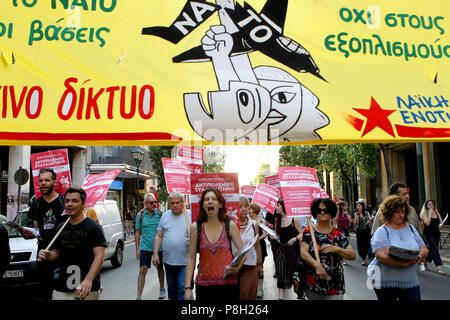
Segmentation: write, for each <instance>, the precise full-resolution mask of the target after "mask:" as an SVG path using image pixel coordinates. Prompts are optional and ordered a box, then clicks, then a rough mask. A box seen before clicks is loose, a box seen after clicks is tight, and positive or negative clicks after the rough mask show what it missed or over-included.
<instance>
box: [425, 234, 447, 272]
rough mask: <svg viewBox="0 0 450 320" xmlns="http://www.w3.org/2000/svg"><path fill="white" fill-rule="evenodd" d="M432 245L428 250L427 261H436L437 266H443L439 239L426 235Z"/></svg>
mask: <svg viewBox="0 0 450 320" xmlns="http://www.w3.org/2000/svg"><path fill="white" fill-rule="evenodd" d="M425 238H426V239H427V241H428V244H429V245H430V250H429V252H428V257H427V261H428V262H431V261H434V264H435V265H436V266H442V265H443V263H442V260H441V255H440V254H439V239H438V238H436V237H433V236H425Z"/></svg>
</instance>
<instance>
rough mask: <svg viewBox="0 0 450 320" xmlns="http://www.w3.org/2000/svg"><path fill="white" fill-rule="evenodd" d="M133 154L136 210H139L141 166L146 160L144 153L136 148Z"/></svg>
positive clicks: (132, 151)
mask: <svg viewBox="0 0 450 320" xmlns="http://www.w3.org/2000/svg"><path fill="white" fill-rule="evenodd" d="M131 154H132V155H133V159H134V162H136V210H139V165H140V164H141V162H142V160H144V152H143V151H142V150H140V149H139V148H138V147H136V148H134V149H133V150H131ZM136 212H137V211H136Z"/></svg>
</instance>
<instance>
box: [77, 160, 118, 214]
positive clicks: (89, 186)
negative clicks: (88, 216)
mask: <svg viewBox="0 0 450 320" xmlns="http://www.w3.org/2000/svg"><path fill="white" fill-rule="evenodd" d="M121 171H122V169H116V170H109V171H105V172H103V173H99V174H90V175H88V176H87V177H86V179H84V182H83V185H82V188H83V189H84V191H86V195H87V197H86V204H85V206H84V207H85V208H87V209H88V208H92V207H93V206H94V205H95V204H96V203H97V202H99V201H103V200H105V198H106V195H107V194H108V189H109V186H110V185H111V183H112V182H113V181H114V179H116V177H117V175H118V174H119V173H120V172H121Z"/></svg>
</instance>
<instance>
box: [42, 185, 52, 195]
mask: <svg viewBox="0 0 450 320" xmlns="http://www.w3.org/2000/svg"><path fill="white" fill-rule="evenodd" d="M54 189H55V186H53V185H52V186H50V187H48V188H47V189H44V190H42V189H41V192H42V194H43V195H46V196H48V195H49V194H51V193H52V192H53V190H54Z"/></svg>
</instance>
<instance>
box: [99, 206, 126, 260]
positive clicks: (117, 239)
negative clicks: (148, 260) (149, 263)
mask: <svg viewBox="0 0 450 320" xmlns="http://www.w3.org/2000/svg"><path fill="white" fill-rule="evenodd" d="M94 210H95V212H96V213H97V217H98V222H99V223H100V225H101V226H102V228H103V233H104V234H105V238H106V241H107V242H108V247H107V248H106V250H105V260H111V264H112V265H113V267H115V268H117V267H120V266H121V265H122V262H123V248H124V242H125V235H124V233H123V225H122V215H121V214H120V212H119V207H118V206H117V202H116V201H114V200H105V201H102V202H97V203H96V204H95V206H94Z"/></svg>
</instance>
